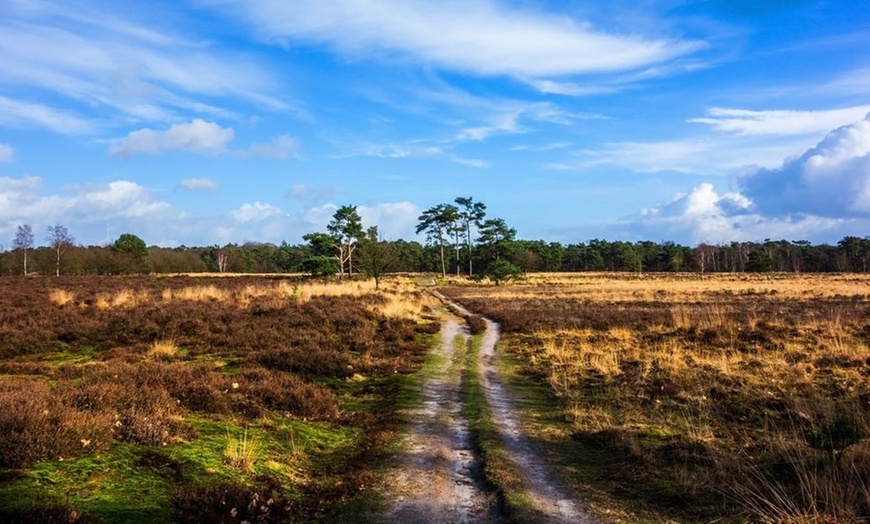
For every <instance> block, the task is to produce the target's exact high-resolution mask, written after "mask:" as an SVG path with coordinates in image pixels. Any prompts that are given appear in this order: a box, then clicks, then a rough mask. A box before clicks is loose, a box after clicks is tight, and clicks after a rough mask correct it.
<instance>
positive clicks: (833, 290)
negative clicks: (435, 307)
mask: <svg viewBox="0 0 870 524" xmlns="http://www.w3.org/2000/svg"><path fill="white" fill-rule="evenodd" d="M532 280H533V281H532V282H531V283H526V284H516V285H512V286H509V287H507V288H501V287H500V288H486V287H477V286H463V287H454V288H448V289H447V290H446V292H447V294H449V295H450V296H452V297H453V298H454V299H457V300H458V301H459V302H460V303H462V304H463V305H464V306H466V307H467V308H468V309H470V310H472V311H475V312H479V313H482V314H485V315H487V316H489V317H490V318H494V319H495V320H498V321H499V322H501V323H502V325H503V327H504V328H505V331H506V333H507V334H506V336H505V339H504V340H503V342H502V344H503V346H504V347H506V348H507V349H508V350H509V351H510V352H511V354H512V355H513V356H514V359H515V362H516V363H518V365H516V367H514V368H513V371H512V373H514V374H517V375H520V376H521V378H522V379H523V380H527V381H531V382H533V383H535V384H537V385H538V387H542V388H545V390H546V391H547V395H548V396H549V398H548V399H546V398H545V399H543V400H541V403H540V404H538V405H537V406H536V407H533V408H532V409H529V410H528V411H527V416H528V417H529V418H530V419H531V420H540V423H532V424H530V427H532V428H534V429H533V435H536V436H537V438H538V439H539V441H540V442H541V443H542V444H544V446H545V447H546V448H547V449H551V450H552V451H553V453H554V455H555V456H557V457H561V459H560V461H561V463H562V464H563V466H562V469H563V470H564V471H565V472H566V474H567V475H568V476H569V477H570V478H572V479H573V482H574V483H576V484H578V485H583V486H593V485H594V486H596V488H595V489H593V490H592V493H593V495H592V499H593V501H596V502H595V505H596V507H597V509H598V511H599V513H602V512H604V513H606V512H607V511H611V512H612V513H613V514H616V515H621V516H620V517H618V519H617V520H625V521H632V520H640V521H644V520H656V521H664V520H673V521H682V522H696V521H699V520H701V521H707V520H718V521H723V522H724V521H735V522H741V521H744V520H746V519H749V520H752V521H764V522H781V521H789V522H822V521H830V522H833V521H844V522H846V521H854V520H855V519H857V518H860V516H861V515H864V516H866V515H867V514H870V489H868V486H867V482H866V481H864V480H863V479H866V478H868V475H870V460H868V459H870V438H868V436H870V431H868V430H870V424H868V418H870V407H868V405H867V403H866V399H867V398H870V380H868V376H870V373H868V369H870V367H868V366H870V346H868V342H870V339H868V337H867V325H866V320H865V319H866V318H868V314H870V293H868V292H870V279H868V277H867V276H864V275H834V276H819V275H813V276H808V277H803V276H794V275H788V276H785V275H764V276H742V275H741V276H734V275H717V276H716V277H715V278H701V277H699V276H697V275H677V276H668V277H664V276H659V275H649V276H636V275H632V276H627V275H607V274H601V275H585V274H584V275H582V276H556V275H549V276H535V277H532ZM523 396H524V398H527V399H528V398H529V397H530V393H529V392H528V391H524V392H523ZM533 404H534V403H533ZM553 412H555V413H558V414H559V416H558V417H556V418H549V419H548V418H547V414H548V413H553ZM637 515H646V516H650V515H653V517H650V518H648V519H647V518H644V517H637Z"/></svg>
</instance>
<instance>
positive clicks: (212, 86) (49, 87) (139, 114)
mask: <svg viewBox="0 0 870 524" xmlns="http://www.w3.org/2000/svg"><path fill="white" fill-rule="evenodd" d="M4 9H5V10H6V13H4V16H3V17H0V86H3V85H5V86H11V87H13V88H19V89H22V90H25V89H26V90H28V93H29V94H30V95H31V96H33V97H42V96H43V95H45V94H51V95H52V96H51V97H46V98H50V99H51V100H52V104H54V103H58V101H57V95H59V96H60V97H63V99H64V101H63V102H62V103H63V104H64V106H68V105H69V104H71V103H74V104H76V107H77V109H78V110H79V111H80V112H81V114H88V115H99V117H100V118H101V119H103V120H110V119H117V120H124V119H126V120H127V121H133V122H143V121H145V122H158V121H159V122H165V121H168V120H174V119H177V118H178V113H187V112H188V111H195V112H199V113H200V114H210V115H212V116H215V115H216V116H221V115H217V114H218V113H227V111H226V110H225V109H222V108H220V107H217V106H215V105H213V104H210V103H207V102H203V100H202V99H203V97H211V98H213V99H215V100H220V99H222V98H227V97H233V98H236V99H239V98H240V99H244V100H246V101H248V102H251V103H253V104H258V105H267V106H268V107H270V108H283V109H290V107H289V106H288V105H287V104H286V103H284V102H283V101H281V100H280V99H279V98H277V97H275V96H274V95H272V93H273V92H274V91H276V89H275V86H276V81H275V80H274V78H273V76H272V74H271V73H270V72H269V71H268V70H267V69H266V67H265V66H263V65H261V64H260V63H259V62H258V61H257V60H256V59H255V58H253V57H252V56H247V55H243V54H240V53H238V52H236V51H231V50H228V49H219V48H217V47H216V46H215V45H214V44H213V43H212V42H208V41H193V40H190V39H188V38H185V37H181V36H178V35H177V34H173V29H172V28H171V27H172V24H171V23H167V24H165V25H164V26H163V30H157V29H153V28H151V27H147V26H145V25H142V24H139V23H137V22H136V21H134V20H132V19H131V18H130V17H129V16H128V15H127V14H126V13H125V15H124V16H119V15H115V14H113V11H114V9H113V8H112V7H110V6H104V5H100V7H99V9H97V8H95V7H91V6H90V5H89V4H88V3H83V2H78V1H69V2H66V1H64V2H56V1H53V0H41V1H39V2H12V3H11V5H8V6H4ZM155 9H160V7H159V6H157V7H155ZM167 19H169V17H167ZM175 20H176V21H177V20H178V19H177V18H176V19H175ZM175 31H176V32H177V33H178V34H181V33H182V28H179V29H176V30H175ZM80 118H81V117H80ZM0 122H2V121H0Z"/></svg>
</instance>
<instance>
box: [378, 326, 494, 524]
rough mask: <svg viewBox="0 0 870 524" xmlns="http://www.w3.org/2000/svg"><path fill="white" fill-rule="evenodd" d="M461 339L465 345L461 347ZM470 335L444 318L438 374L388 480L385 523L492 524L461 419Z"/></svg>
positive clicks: (427, 386)
mask: <svg viewBox="0 0 870 524" xmlns="http://www.w3.org/2000/svg"><path fill="white" fill-rule="evenodd" d="M457 337H461V343H460V344H457ZM467 342H468V334H467V332H466V331H465V330H464V329H463V327H462V326H461V325H460V324H459V322H458V321H457V319H456V318H455V317H453V316H452V315H447V314H444V315H443V323H442V328H441V341H440V345H439V347H438V362H437V366H436V368H435V369H434V370H433V371H432V372H431V373H429V376H428V377H427V378H426V379H425V380H424V382H423V405H422V407H421V408H420V409H417V410H414V411H413V412H411V413H410V416H411V419H412V420H413V421H414V422H413V424H412V426H411V429H410V431H409V433H408V434H407V435H406V436H405V437H404V442H403V444H404V446H403V448H404V451H403V452H402V453H401V454H400V456H399V458H398V459H399V460H398V467H397V468H395V469H393V470H392V471H390V472H389V473H388V475H387V478H386V482H385V485H386V491H387V492H388V493H387V497H388V503H387V507H386V509H385V511H384V512H383V514H382V515H381V516H380V519H383V522H403V523H404V522H409V523H410V522H413V523H448V522H449V523H459V522H463V523H493V522H498V521H499V519H498V517H497V516H496V515H495V514H494V496H492V495H491V494H489V493H486V492H485V491H484V489H483V488H482V483H481V480H480V472H479V469H480V468H479V465H478V463H477V460H476V458H475V456H474V454H473V452H472V449H471V436H470V434H469V430H468V422H467V421H466V420H465V419H464V418H463V417H462V413H461V411H462V385H461V376H462V368H463V367H464V366H465V351H466V348H467V345H468V344H467Z"/></svg>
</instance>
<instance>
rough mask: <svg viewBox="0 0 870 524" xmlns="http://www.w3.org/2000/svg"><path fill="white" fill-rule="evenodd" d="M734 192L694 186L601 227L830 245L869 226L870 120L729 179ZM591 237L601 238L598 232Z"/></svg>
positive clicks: (642, 233) (691, 238)
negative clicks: (772, 164)
mask: <svg viewBox="0 0 870 524" xmlns="http://www.w3.org/2000/svg"><path fill="white" fill-rule="evenodd" d="M734 182H735V183H736V185H737V188H738V190H739V191H734V192H729V193H724V194H720V193H719V192H717V191H715V189H714V188H713V186H712V185H711V184H701V185H699V186H697V187H695V188H693V189H692V190H691V191H690V192H688V193H686V194H682V195H677V196H676V197H675V198H674V199H673V200H672V201H671V202H668V203H666V204H664V205H661V206H657V207H654V208H651V209H647V210H644V211H642V212H641V213H640V214H638V215H635V216H632V217H627V218H626V219H623V220H621V221H618V222H617V223H614V224H610V225H608V226H605V228H604V229H605V230H610V231H611V232H612V233H618V232H622V233H623V234H624V232H627V231H630V232H631V236H633V237H634V238H635V239H637V238H663V239H673V240H677V241H681V242H689V243H692V244H697V243H699V242H710V243H727V242H731V241H758V240H762V239H764V238H774V239H787V240H798V239H806V240H811V241H816V242H818V241H823V242H832V241H836V240H838V239H839V238H842V237H843V236H846V235H856V236H866V232H867V231H868V228H870V115H868V117H867V118H865V119H864V120H862V121H860V122H857V123H855V124H852V125H848V126H844V127H841V128H839V129H836V130H834V131H832V132H830V133H829V134H828V135H827V136H826V137H825V138H824V139H823V140H822V141H821V142H819V143H818V144H817V145H816V146H815V147H813V148H810V149H809V150H807V151H806V152H805V153H804V154H803V155H801V156H799V157H796V158H792V159H790V160H786V161H785V162H784V163H782V164H781V165H780V167H778V168H774V169H754V170H751V171H747V172H746V173H744V174H742V175H740V176H737V177H735V179H734ZM599 234H601V233H600V232H599Z"/></svg>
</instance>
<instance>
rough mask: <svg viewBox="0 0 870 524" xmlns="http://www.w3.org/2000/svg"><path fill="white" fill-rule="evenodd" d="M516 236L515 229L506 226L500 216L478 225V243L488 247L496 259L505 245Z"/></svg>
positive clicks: (502, 252) (499, 257) (502, 251)
mask: <svg viewBox="0 0 870 524" xmlns="http://www.w3.org/2000/svg"><path fill="white" fill-rule="evenodd" d="M516 236H517V230H516V229H514V228H512V227H508V225H507V224H506V223H505V221H504V220H503V219H501V218H491V219H489V220H486V221H484V222H483V223H482V224H481V225H480V238H479V240H480V243H481V244H483V245H485V246H487V247H488V248H489V250H490V251H491V252H492V258H494V259H496V260H499V259H501V256H502V255H503V254H504V251H505V247H506V246H507V244H509V243H510V242H513V241H514V239H515V238H516Z"/></svg>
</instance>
